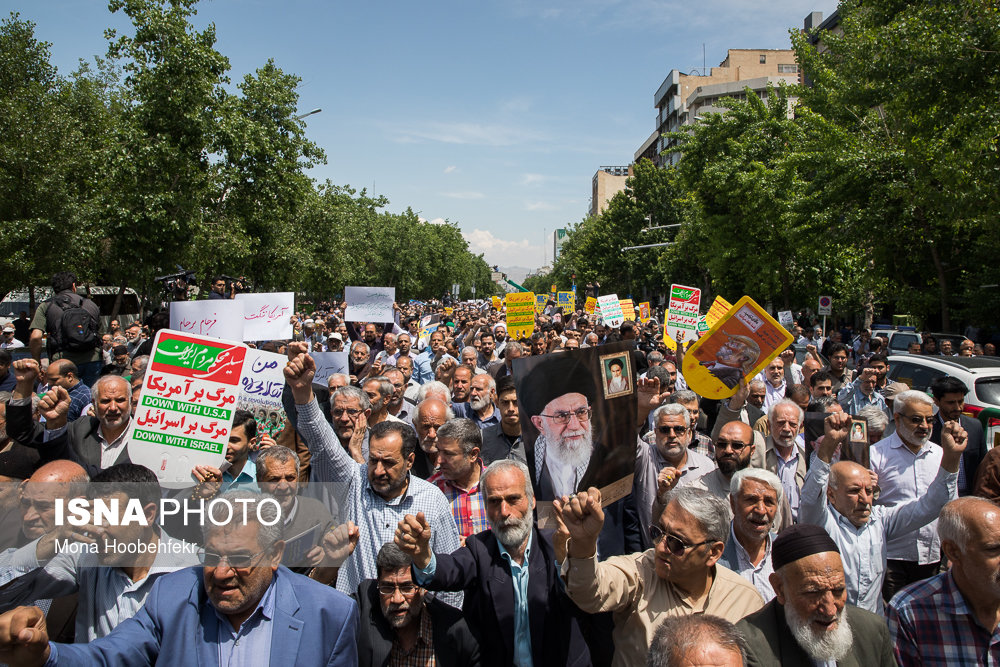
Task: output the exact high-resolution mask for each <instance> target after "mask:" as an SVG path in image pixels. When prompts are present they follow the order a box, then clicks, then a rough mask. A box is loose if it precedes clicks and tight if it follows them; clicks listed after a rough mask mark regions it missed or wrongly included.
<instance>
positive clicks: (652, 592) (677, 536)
mask: <svg viewBox="0 0 1000 667" xmlns="http://www.w3.org/2000/svg"><path fill="white" fill-rule="evenodd" d="M554 508H555V511H556V517H557V519H558V521H559V522H560V532H561V533H568V534H569V541H568V543H567V547H566V548H567V557H566V559H565V560H564V561H563V563H562V570H561V574H562V577H563V581H564V582H565V584H566V591H567V594H568V595H569V597H570V599H572V600H573V602H575V603H576V605H577V606H578V607H579V608H580V609H582V610H583V611H585V612H588V613H604V612H612V614H613V617H614V626H615V628H614V634H613V637H614V643H615V655H614V660H613V662H612V665H614V667H625V666H626V665H641V664H642V663H643V662H644V661H645V658H646V654H647V652H648V650H649V646H650V644H651V642H652V640H653V635H654V633H655V631H656V628H657V626H658V625H659V623H660V622H662V621H663V619H665V618H668V617H670V616H686V615H689V614H701V613H704V614H714V615H716V616H721V617H722V618H725V619H726V620H728V621H730V622H735V621H737V620H739V619H741V618H743V617H744V616H746V615H747V614H749V613H752V612H754V611H757V610H758V609H760V608H761V606H762V605H763V600H762V599H761V597H760V594H759V593H758V592H757V591H756V590H755V589H754V587H753V585H752V584H750V583H749V582H748V581H746V580H745V579H743V578H742V577H740V576H739V575H738V574H736V573H734V572H732V571H730V570H728V569H726V568H725V567H721V566H718V565H717V563H718V560H719V558H720V557H721V556H722V552H723V549H724V548H725V543H726V540H727V539H728V537H729V522H730V517H731V514H730V510H729V506H728V504H726V503H725V502H724V501H722V500H720V499H718V498H716V497H714V496H712V494H710V493H708V492H707V491H704V490H702V489H693V488H691V487H684V488H680V489H674V490H673V491H671V492H670V495H669V496H668V498H667V505H666V508H665V509H664V510H663V513H662V514H661V515H660V516H658V517H656V523H655V524H654V525H653V526H652V528H651V529H650V532H651V534H652V542H653V545H654V546H653V548H652V549H648V550H646V551H644V552H639V553H633V554H628V555H624V556H613V557H611V558H608V559H607V560H605V561H603V562H598V560H597V537H598V535H599V534H600V532H601V527H602V524H603V523H604V511H603V509H602V508H601V493H600V491H598V490H597V489H596V488H593V487H591V488H590V489H589V490H588V491H584V492H581V493H579V494H576V495H574V496H572V497H565V498H563V499H561V500H557V501H556V502H555V503H554Z"/></svg>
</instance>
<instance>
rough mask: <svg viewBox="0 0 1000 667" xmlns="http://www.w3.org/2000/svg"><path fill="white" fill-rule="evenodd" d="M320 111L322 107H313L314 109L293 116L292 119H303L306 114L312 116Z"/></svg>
mask: <svg viewBox="0 0 1000 667" xmlns="http://www.w3.org/2000/svg"><path fill="white" fill-rule="evenodd" d="M320 111H322V109H313V110H312V111H307V112H306V113H304V114H302V115H301V116H293V117H292V120H302V119H303V118H305V117H306V116H312V115H313V114H317V113H319V112H320Z"/></svg>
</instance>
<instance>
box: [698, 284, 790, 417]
mask: <svg viewBox="0 0 1000 667" xmlns="http://www.w3.org/2000/svg"><path fill="white" fill-rule="evenodd" d="M791 342H792V336H791V334H789V333H788V331H786V330H785V328H784V327H782V326H781V325H780V324H778V323H777V322H775V321H774V319H773V318H772V317H771V316H770V315H768V314H767V312H766V311H765V310H764V309H763V308H761V307H760V306H759V305H757V303H756V302H754V300H753V299H751V298H750V297H748V296H745V297H743V298H742V299H740V300H739V301H737V302H736V305H734V306H733V307H732V308H731V309H730V310H729V312H728V313H726V315H725V316H723V317H722V319H720V320H719V321H718V322H716V324H715V326H714V327H712V328H711V329H710V330H709V332H708V333H707V334H705V335H704V336H703V337H702V338H700V339H699V340H698V342H697V343H695V344H694V345H693V346H692V347H691V348H690V349H689V350H687V353H686V354H685V355H684V364H683V366H682V371H683V373H684V379H685V380H686V381H687V384H688V387H690V388H691V389H692V390H693V391H694V392H696V393H697V394H699V395H701V396H704V397H705V398H713V399H722V398H728V397H730V396H732V395H733V394H735V393H736V389H737V387H738V386H739V382H740V379H742V378H746V379H747V381H748V382H749V380H750V379H751V378H753V376H754V375H756V374H757V373H759V372H760V371H762V370H763V369H764V368H765V367H766V366H767V365H768V364H769V363H770V362H771V360H772V359H774V358H775V357H776V356H778V354H780V353H781V352H782V351H783V350H784V349H785V348H786V347H788V345H789V343H791Z"/></svg>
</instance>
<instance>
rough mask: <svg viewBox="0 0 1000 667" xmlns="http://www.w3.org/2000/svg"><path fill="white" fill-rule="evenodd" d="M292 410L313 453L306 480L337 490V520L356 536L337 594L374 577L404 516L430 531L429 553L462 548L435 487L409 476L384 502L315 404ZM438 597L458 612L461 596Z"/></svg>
mask: <svg viewBox="0 0 1000 667" xmlns="http://www.w3.org/2000/svg"><path fill="white" fill-rule="evenodd" d="M296 408H297V409H298V413H299V421H298V429H299V433H300V434H301V435H302V439H303V440H305V442H306V443H308V445H309V450H310V451H311V452H312V461H311V466H312V468H311V472H310V477H311V481H312V482H313V483H315V482H323V483H326V484H328V485H331V486H332V485H339V486H340V487H342V488H341V489H340V491H339V492H338V493H336V494H335V495H336V496H337V497H338V498H339V499H342V500H341V502H339V505H340V507H342V508H344V512H342V513H341V516H340V519H339V520H340V521H344V522H346V521H348V520H350V521H353V522H354V523H355V524H356V525H357V526H358V529H359V530H360V533H361V535H360V538H359V539H358V545H357V547H356V548H355V549H354V553H352V554H351V555H350V556H349V557H348V559H347V560H346V561H344V564H343V566H342V567H341V568H340V572H339V573H338V575H337V590H339V591H341V592H343V593H344V594H345V595H350V594H351V593H353V592H355V591H356V590H357V588H358V584H360V583H361V582H362V581H363V580H365V579H377V578H378V573H377V572H376V569H375V557H376V556H377V555H378V551H379V549H381V548H382V545H383V544H385V543H386V542H391V541H392V540H393V538H394V537H395V535H396V525H397V524H398V523H399V521H400V520H401V519H402V518H403V517H404V516H405V515H407V514H413V515H416V514H417V512H423V513H424V516H425V517H426V518H427V523H428V524H430V527H431V543H430V546H431V550H432V551H434V552H436V553H446V554H450V553H451V552H452V551H455V550H456V549H458V548H459V546H461V543H460V542H459V538H458V528H457V527H456V526H455V520H454V519H453V518H452V516H451V507H449V505H448V500H447V499H446V498H445V497H444V494H443V493H441V491H440V490H439V489H438V488H437V487H436V486H434V485H433V484H429V483H428V482H427V481H425V480H422V479H420V478H418V477H416V476H414V475H409V474H408V476H409V483H408V484H407V486H406V492H405V493H403V495H401V496H397V497H396V498H390V499H389V500H386V499H385V498H383V497H382V496H380V495H378V494H377V493H375V491H374V490H373V489H372V488H371V486H370V485H369V483H368V464H366V463H358V462H356V461H355V460H354V459H352V458H351V457H350V455H349V454H348V453H347V451H346V450H345V449H344V448H343V446H341V444H340V440H338V439H337V435H336V434H335V433H334V432H333V428H332V427H331V426H330V423H329V422H328V421H326V419H325V418H324V417H323V414H322V413H321V412H320V410H319V406H318V405H317V404H316V399H315V398H314V399H313V400H312V401H311V402H309V403H307V404H305V405H297V406H296ZM345 514H346V516H345ZM438 598H439V599H440V600H442V601H443V602H447V603H448V604H450V605H452V606H455V607H458V608H461V605H462V602H461V601H462V594H461V593H442V594H441V595H439V596H438Z"/></svg>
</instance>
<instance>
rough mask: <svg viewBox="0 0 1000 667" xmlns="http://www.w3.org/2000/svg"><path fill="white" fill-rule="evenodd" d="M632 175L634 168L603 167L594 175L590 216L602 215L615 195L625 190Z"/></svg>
mask: <svg viewBox="0 0 1000 667" xmlns="http://www.w3.org/2000/svg"><path fill="white" fill-rule="evenodd" d="M631 175H632V167H631V166H628V165H626V166H624V167H601V168H600V169H598V170H597V173H595V174H594V179H593V182H592V186H591V195H590V215H592V216H594V215H600V214H601V213H604V209H606V208H607V207H608V202H609V201H611V198H612V197H614V196H615V194H617V193H619V192H621V191H622V190H624V189H625V181H626V180H628V177H629V176H631Z"/></svg>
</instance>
